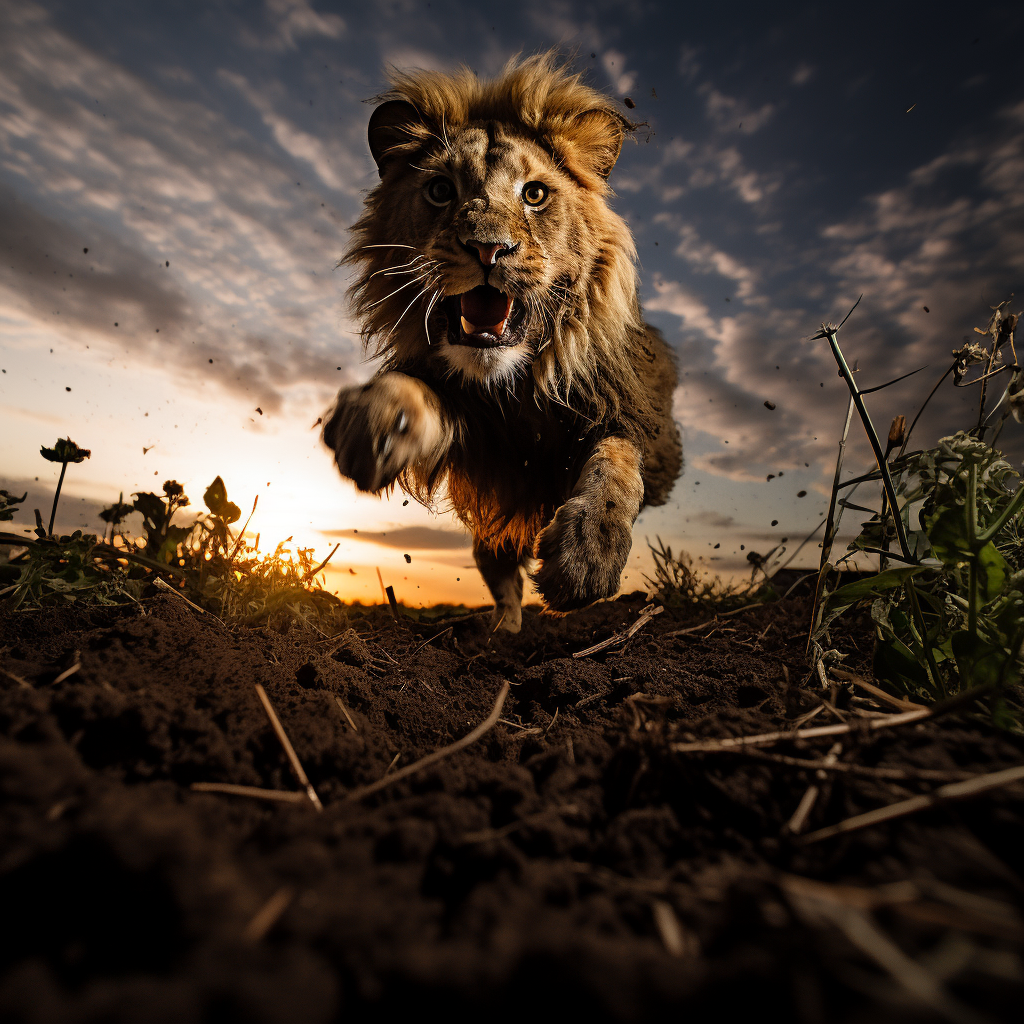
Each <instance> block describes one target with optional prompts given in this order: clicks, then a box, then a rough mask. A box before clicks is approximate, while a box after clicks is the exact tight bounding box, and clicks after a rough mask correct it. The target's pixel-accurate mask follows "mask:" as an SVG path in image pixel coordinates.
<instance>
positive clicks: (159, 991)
mask: <svg viewBox="0 0 1024 1024" xmlns="http://www.w3.org/2000/svg"><path fill="white" fill-rule="evenodd" d="M642 607H643V596H642V595H634V596H632V597H627V598H623V599H620V600H618V601H615V602H610V603H605V604H601V605H598V606H596V607H593V608H591V609H588V610H586V611H584V612H581V613H578V614H575V615H572V616H570V617H568V618H563V619H556V618H550V617H546V616H541V615H538V614H536V613H535V612H533V611H530V610H528V611H527V614H526V616H525V624H524V629H523V632H522V633H521V634H520V635H519V636H517V637H507V636H497V635H494V636H492V635H490V634H489V633H488V631H487V629H486V627H485V624H484V622H485V620H484V619H483V618H480V617H477V618H468V619H465V620H460V621H458V622H455V623H454V624H453V626H452V628H451V629H450V630H448V631H447V632H444V633H443V634H442V635H440V636H437V634H438V633H439V631H440V630H441V628H442V627H441V626H440V625H437V624H431V625H428V624H425V623H415V622H411V621H403V622H401V623H396V622H394V621H393V620H392V618H391V616H390V614H389V613H388V612H387V610H386V609H374V610H369V611H365V610H364V611H359V610H353V612H352V614H351V621H350V623H349V624H350V626H351V628H352V630H354V632H352V633H346V634H345V635H339V636H338V637H335V638H334V639H331V640H326V639H325V638H323V637H322V636H321V635H319V634H316V633H306V632H301V631H297V630H294V629H293V630H292V631H291V632H288V633H286V634H284V635H282V634H280V633H278V632H273V631H270V630H266V629H246V628H240V627H239V628H235V627H231V628H228V627H226V626H223V625H222V624H220V623H219V622H217V621H215V620H214V619H212V618H211V617H210V616H200V615H197V614H196V613H195V612H194V611H192V610H191V609H189V608H188V607H187V606H186V605H185V604H183V603H182V602H180V601H178V600H177V599H176V598H175V597H174V596H172V595H160V596H155V597H152V598H149V599H147V600H146V601H144V614H142V613H140V611H139V609H137V608H131V609H129V608H116V609H99V610H89V611H83V610H77V611H76V610H44V611H30V612H19V613H17V614H11V613H2V612H0V636H2V638H3V639H2V642H0V666H2V668H3V669H4V671H3V672H2V673H0V737H2V738H0V786H2V793H3V803H2V809H0V907H2V920H3V927H2V928H0V944H2V951H0V1018H2V1019H3V1020H5V1021H6V1020H9V1021H31V1022H61V1024H65V1022H126V1024H127V1022H131V1024H137V1022H151V1021H152V1022H157V1021H159V1022H175V1024H180V1022H188V1021H201V1022H211V1024H212V1022H217V1024H223V1022H233V1021H245V1022H267V1024H271V1022H275V1024H276V1022H309V1024H319V1022H325V1024H326V1022H330V1021H342V1020H352V1019H367V1020H369V1019H373V1020H405V1019H408V1020H410V1021H414V1020H422V1019H424V1018H425V1017H426V1016H428V1015H435V1016H436V1015H439V1014H444V1015H445V1016H446V1017H449V1018H452V1019H466V1018H469V1017H471V1016H472V1017H479V1019H481V1020H487V1021H506V1020H507V1021H522V1020H524V1019H537V1018H542V1019H558V1020H561V1021H565V1020H591V1021H600V1020H654V1019H663V1018H664V1019H677V1020H679V1019H683V1020H685V1019H693V1020H700V1021H703V1020H710V1019H723V1018H724V1019H736V1018H737V1017H738V1016H739V1015H740V1014H743V1015H746V1016H747V1017H748V1018H750V1019H764V1018H766V1017H767V1018H769V1019H771V1018H775V1017H785V1018H786V1019H789V1020H794V1021H801V1022H804V1021H805V1022H808V1024H815V1022H819V1021H822V1022H823V1021H844V1022H845V1021H865V1022H866V1021H872V1022H878V1021H896V1020H900V1021H906V1020H912V1021H913V1020H921V1021H926V1020H954V1021H964V1022H971V1021H979V1020H989V1021H991V1020H1010V1019H1014V1020H1018V1019H1019V1016H1018V1014H1019V1011H1020V1006H1021V1001H1022V997H1024V975H1022V970H1021V959H1020V954H1021V951H1022V949H1024V942H1022V938H1024V931H1022V926H1021V917H1020V916H1019V911H1020V908H1021V905H1022V898H1024V884H1022V883H1021V880H1020V877H1019V875H1018V873H1017V870H1018V868H1019V867H1020V865H1021V850H1022V849H1024V814H1022V810H1021V802H1020V798H1021V792H1022V790H1021V787H1020V786H1019V785H1018V786H1017V787H1009V788H1005V789H1002V790H998V791H995V792H991V793H987V794H985V795H983V796H980V797H977V798H976V799H973V800H970V801H963V802H960V803H957V804H951V805H946V806H943V807H937V808H933V809H931V810H927V811H925V812H923V813H919V814H916V815H913V816H910V817H906V818H903V819H900V820H898V821H893V822H890V823H887V824H884V825H879V826H875V827H871V828H868V829H864V830H861V831H858V832H853V833H850V834H847V835H845V836H839V837H836V838H831V839H825V840H822V841H819V842H814V843H809V844H808V843H805V842H803V841H801V839H800V838H799V837H794V836H792V835H790V834H788V833H787V832H786V830H785V825H786V822H787V821H788V820H789V819H790V817H791V815H792V814H793V812H794V811H795V809H796V808H797V805H798V804H799V803H800V800H801V797H802V796H803V795H804V793H805V791H806V790H807V788H808V786H809V785H810V784H811V783H816V784H817V785H818V786H819V787H820V792H819V794H818V797H817V799H816V801H815V803H814V806H813V810H812V811H811V812H810V817H809V820H808V823H807V825H806V827H805V829H804V832H805V834H806V833H807V832H810V831H813V830H815V829H818V828H820V827H822V826H824V825H827V824H830V823H834V822H837V821H840V820H842V819H844V818H847V817H849V816H850V815H853V814H857V813H860V812H863V811H866V810H869V809H871V808H875V807H879V806H881V805H883V804H888V803H891V802H894V801H897V800H900V799H904V798H906V797H908V796H910V795H913V794H916V793H926V792H930V791H932V790H934V789H935V788H936V787H937V786H938V785H941V784H942V780H943V779H946V780H947V781H950V780H954V779H958V778H961V777H963V774H964V773H983V772H992V771H996V770H999V769H1001V768H1006V767H1010V766H1013V765H1018V764H1020V763H1021V762H1022V760H1024V751H1022V743H1021V742H1020V741H1019V740H1018V739H1015V738H1013V737H1010V736H1007V735H1006V734H1005V733H1000V732H998V731H996V730H995V729H994V728H989V727H988V726H986V725H985V724H983V723H979V722H977V721H974V720H969V719H964V718H961V719H955V718H953V717H948V718H944V719H940V720H937V721H934V722H925V723H921V724H917V725H908V726H903V727H900V728H890V729H884V730H879V731H876V732H873V733H868V732H867V731H866V729H865V728H863V727H859V728H857V729H855V730H854V732H852V733H851V734H850V735H848V736H846V737H842V740H843V745H842V750H841V752H840V754H839V757H840V760H841V761H842V762H846V763H849V764H851V765H856V766H861V767H862V768H863V769H866V770H864V771H861V772H859V773H854V772H850V771H845V772H835V773H829V775H828V776H827V777H826V778H824V779H818V778H816V776H815V772H814V771H808V770H807V769H804V768H802V767H797V766H792V765H787V764H783V763H779V762H778V761H769V760H766V759H765V758H764V756H763V755H751V754H746V755H743V754H737V753H672V752H671V751H670V749H669V744H670V743H671V742H678V741H687V740H693V739H694V738H705V737H707V738H712V737H721V736H728V735H739V734H744V733H758V732H765V731H769V730H773V729H779V728H785V727H786V723H792V722H793V721H794V720H795V719H797V718H799V717H800V716H801V715H803V714H805V713H807V712H809V711H812V710H814V708H816V707H818V706H819V705H820V704H821V703H822V701H823V699H828V693H827V692H826V691H823V690H822V689H821V687H820V685H818V684H817V683H812V681H811V680H809V679H808V678H807V668H806V664H805V662H804V659H803V647H804V640H805V629H806V623H807V618H808V614H809V608H808V601H807V598H806V596H802V597H801V596H798V597H790V598H788V599H786V600H784V601H781V602H777V603H775V604H773V605H770V606H760V607H758V608H756V609H753V610H751V611H747V612H743V613H741V614H738V615H735V616H733V617H731V618H728V619H722V620H720V621H719V622H718V624H717V625H715V626H712V625H708V626H706V627H703V628H701V629H699V630H696V631H695V632H693V633H689V634H683V635H677V636H670V635H669V634H671V633H672V632H673V631H675V630H679V629H681V628H684V627H687V626H690V625H696V624H698V623H700V622H701V621H702V620H704V619H707V618H709V615H708V614H707V613H706V612H705V613H703V614H702V613H698V612H688V613H685V614H682V613H676V612H673V611H671V610H668V611H666V612H665V613H664V614H662V615H660V616H657V617H656V618H654V619H652V620H651V621H650V622H649V623H647V625H646V626H645V627H644V628H643V629H641V630H640V631H639V632H638V633H637V635H636V636H635V637H633V638H632V639H631V640H630V641H629V642H628V643H626V644H625V645H624V646H623V645H622V644H619V645H617V646H614V647H612V648H610V649H607V650H605V651H602V652H599V653H597V654H595V655H592V656H589V657H586V658H580V659H573V658H572V657H571V655H572V654H573V653H574V652H577V651H580V650H582V649H583V648H585V647H587V646H589V645H590V644H592V643H594V642H595V641H598V640H601V639H603V638H605V637H607V636H610V635H612V634H613V633H615V632H616V631H618V630H620V629H622V628H623V627H624V626H626V625H628V624H629V623H631V622H634V621H635V620H636V617H637V615H638V613H639V612H640V610H641V608H642ZM687 616H689V617H687ZM837 639H838V641H839V644H840V646H841V647H842V648H843V649H845V650H846V651H847V652H848V654H849V659H848V661H847V664H848V665H850V666H852V667H854V668H859V669H860V670H861V671H864V672H867V671H868V665H869V662H870V634H869V632H868V629H867V626H866V624H865V623H863V622H862V623H860V624H859V626H856V625H855V627H854V628H852V629H851V630H850V631H849V632H846V633H845V635H843V636H840V637H838V638H837ZM75 665H79V666H80V667H79V668H77V669H75V670H74V671H73V672H71V673H70V674H67V672H66V670H67V669H69V668H73V667H74V666H75ZM62 674H63V676H64V678H62V679H59V680H58V677H60V676H61V675H62ZM505 680H508V681H509V682H510V683H511V684H512V686H511V691H510V694H509V697H508V699H507V701H506V704H505V706H504V709H503V712H502V716H501V718H502V721H500V722H499V723H498V724H497V725H496V726H495V727H494V728H493V729H491V730H490V731H489V732H488V733H487V734H486V735H485V736H484V737H483V738H482V739H480V740H479V741H478V742H476V743H475V744H474V745H472V746H470V747H468V748H466V749H464V750H462V751H460V752H458V753H456V754H454V755H452V756H451V757H448V758H446V759H444V760H441V761H439V762H437V763H435V764H434V765H432V766H430V767H428V768H426V769H424V770H423V771H421V772H418V773H416V774H414V775H412V776H410V777H409V778H407V779H403V780H401V781H398V782H397V783H395V784H394V785H392V786H390V787H389V788H387V789H385V790H383V791H381V792H379V793H376V794H374V795H372V796H368V797H365V798H363V799H356V800H347V799H346V794H347V793H348V792H349V791H350V790H352V789H354V788H356V787H359V786H362V785H365V784H368V783H371V782H373V781H374V780H377V779H379V778H381V777H382V776H383V775H384V774H385V772H386V771H387V770H388V768H389V765H391V764H392V762H393V760H394V759H395V757H396V755H398V762H397V765H398V767H399V768H400V767H402V766H403V765H408V764H410V763H412V762H413V761H415V760H416V759H417V758H419V757H421V756H423V755H425V754H428V753H430V752H432V751H435V750H437V749H438V748H440V747H443V746H445V745H447V744H449V743H451V742H453V741H454V740H456V739H458V738H459V737H461V736H464V735H465V734H467V733H468V732H470V731H471V730H472V729H473V728H474V727H475V726H476V725H478V724H479V723H480V722H481V721H483V720H484V719H485V718H486V717H487V715H488V714H489V713H490V711H491V708H492V706H493V705H494V702H495V698H496V696H497V695H498V693H499V690H500V688H501V686H502V683H503V681H505ZM257 683H260V684H262V685H263V686H264V687H265V689H266V691H267V693H268V695H269V697H270V700H271V702H272V703H273V705H274V706H275V707H276V709H277V712H278V714H279V715H280V718H281V721H282V723H283V725H284V728H285V730H286V731H287V733H288V735H289V736H290V738H291V741H292V743H293V744H294V747H295V749H296V751H297V753H298V756H299V759H300V760H301V762H302V764H303V765H304V766H305V769H306V772H307V773H308V775H309V778H310V781H311V782H312V784H313V786H314V787H315V789H316V791H317V793H318V794H319V797H320V799H321V800H322V802H323V807H324V809H323V812H322V813H319V812H317V811H316V810H315V808H314V807H313V806H312V804H310V803H309V802H304V803H270V802H265V801H262V800H257V799H252V798H248V797H240V796H228V795H220V794H213V793H198V792H194V791H192V789H191V785H192V784H193V783H196V782H223V783H235V784H241V785H247V786H257V787H263V788H271V789H287V790H295V789H296V788H297V784H296V782H295V780H294V779H293V777H292V775H291V773H290V771H289V766H288V762H287V760H286V758H285V756H284V754H283V752H282V749H281V745H280V744H279V742H278V741H277V739H276V738H275V735H274V733H273V732H272V730H271V728H270V725H269V723H268V720H267V717H266V715H265V714H264V711H263V709H262V706H261V704H260V702H259V700H258V698H257V694H256V692H255V688H254V687H255V684H257ZM831 696H832V700H833V701H834V702H835V705H836V707H837V710H836V711H831V710H823V711H822V712H821V713H819V714H818V715H817V716H816V718H815V722H814V724H820V723H826V722H830V721H836V720H837V719H838V718H839V717H842V718H845V719H847V720H852V721H854V722H855V723H856V722H865V721H867V718H865V717H863V713H867V714H870V713H872V712H875V713H878V712H880V711H886V712H887V713H888V711H889V710H890V709H886V708H882V707H877V706H875V705H873V704H871V703H869V702H867V701H866V700H865V699H864V698H863V696H861V697H859V698H858V697H854V696H853V695H852V694H851V692H850V691H849V690H848V688H846V687H840V688H838V689H836V690H834V691H832V695H831ZM336 698H340V701H341V704H339V702H338V700H337V699H336ZM341 705H344V707H345V708H347V710H348V712H349V714H350V715H351V718H352V722H353V723H354V725H355V729H353V728H352V725H350V724H349V722H348V721H347V720H346V717H345V714H344V713H343V710H342V707H341ZM857 712H861V713H862V714H858V713H857ZM832 742H833V740H832V739H831V738H822V739H814V740H806V741H801V742H799V743H796V742H792V741H790V742H785V743H782V744H777V745H775V746H772V747H770V748H765V750H766V751H768V752H769V753H771V754H784V755H787V756H790V757H798V758H805V759H807V758H810V759H817V758H821V757H822V756H824V755H825V754H826V753H827V752H828V751H829V749H830V748H831V746H832ZM879 766H882V767H886V766H887V767H889V768H897V769H900V770H902V772H903V773H904V775H903V777H901V778H898V779H892V778H889V777H882V776H884V775H885V773H871V772H870V770H869V769H871V768H873V767H874V768H877V767H879ZM922 771H923V772H924V774H925V776H927V777H925V778H922V777H921V773H922ZM929 772H930V773H931V774H930V775H929V774H928V773H929ZM890 774H891V773H890ZM807 880H810V881H807ZM814 882H817V883H823V884H820V885H818V886H817V887H815V886H814V885H813V884H812V883H814ZM668 1014H671V1015H672V1017H671V1018H668V1017H666V1016H665V1015H668Z"/></svg>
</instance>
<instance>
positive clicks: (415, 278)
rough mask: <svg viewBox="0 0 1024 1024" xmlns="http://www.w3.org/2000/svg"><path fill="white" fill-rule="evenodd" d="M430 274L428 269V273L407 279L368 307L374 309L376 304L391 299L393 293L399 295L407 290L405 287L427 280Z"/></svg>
mask: <svg viewBox="0 0 1024 1024" xmlns="http://www.w3.org/2000/svg"><path fill="white" fill-rule="evenodd" d="M429 276H430V271H429V270H428V271H427V272H426V273H424V274H421V275H420V276H419V277H414V278H413V279H412V280H411V281H406V282H405V284H403V285H399V286H398V287H397V288H396V289H395V290H394V291H393V292H388V294H387V295H385V296H384V298H383V299H377V301H376V302H371V303H370V304H369V305H368V306H367V307H366V308H367V309H373V308H374V306H379V305H380V304H381V303H382V302H387V300H388V299H390V298H391V297H392V296H393V295H397V294H398V293H399V292H401V291H405V289H406V288H408V287H409V285H411V284H417V283H419V282H420V281H423V280H426V278H428V277H429Z"/></svg>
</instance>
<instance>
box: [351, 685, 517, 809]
mask: <svg viewBox="0 0 1024 1024" xmlns="http://www.w3.org/2000/svg"><path fill="white" fill-rule="evenodd" d="M508 688H509V687H508V682H507V681H506V682H504V683H502V684H501V689H500V690H499V691H498V698H497V700H496V701H495V702H494V707H493V708H492V709H491V713H490V714H489V715H488V716H487V718H485V719H484V721H482V722H481V723H480V724H479V725H478V726H477V727H476V728H475V729H474V730H473V731H472V732H470V733H467V734H466V735H465V736H463V737H462V739H461V740H456V741H455V742H454V743H451V744H449V745H448V746H447V747H442V749H441V750H435V751H434V753H432V754H427V755H426V757H421V758H420V759H419V760H418V761H414V762H413V763H412V764H410V765H406V766H405V767H404V768H399V770H398V771H397V772H392V773H391V774H390V775H388V776H387V777H386V778H383V779H378V780H377V781H376V782H371V783H370V785H368V786H363V787H361V788H360V789H353V790H352V791H351V792H350V793H348V794H346V796H345V799H346V800H362V798H363V797H365V796H369V795H370V794H371V793H376V792H378V791H379V790H381V789H384V788H385V787H386V786H390V785H391V784H392V783H394V782H398V781H399V780H400V779H404V778H407V777H408V776H410V775H412V774H413V773H414V772H418V771H419V770H420V769H421V768H426V767H427V766H428V765H431V764H434V763H436V762H437V761H440V760H442V759H443V758H445V757H448V756H450V755H451V754H454V753H456V752H457V751H459V750H462V749H463V748H464V747H468V746H469V745H470V744H471V743H475V742H476V741H477V740H478V739H480V737H481V736H483V735H484V734H485V733H486V732H488V731H489V730H490V729H492V728H493V727H494V724H495V723H496V722H497V721H498V717H499V716H500V715H501V709H502V708H503V707H504V706H505V698H506V697H507V696H508Z"/></svg>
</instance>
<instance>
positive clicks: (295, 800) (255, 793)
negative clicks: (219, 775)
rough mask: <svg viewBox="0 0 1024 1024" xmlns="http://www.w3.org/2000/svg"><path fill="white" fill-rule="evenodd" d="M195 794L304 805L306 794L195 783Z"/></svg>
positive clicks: (292, 791) (224, 783)
mask: <svg viewBox="0 0 1024 1024" xmlns="http://www.w3.org/2000/svg"><path fill="white" fill-rule="evenodd" d="M191 789H192V792H193V793H226V794H227V795H228V796H251V797H253V798H254V799H256V800H276V801H278V802H279V803H284V804H304V803H305V802H306V801H307V800H308V799H309V798H308V797H307V796H306V794H305V793H300V792H299V791H298V790H291V789H260V788H259V787H258V786H236V785H234V784H232V783H230V782H193V783H192V786H191Z"/></svg>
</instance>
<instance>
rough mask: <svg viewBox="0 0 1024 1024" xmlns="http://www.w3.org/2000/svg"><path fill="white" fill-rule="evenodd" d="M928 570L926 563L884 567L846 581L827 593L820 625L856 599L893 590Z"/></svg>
mask: <svg viewBox="0 0 1024 1024" xmlns="http://www.w3.org/2000/svg"><path fill="white" fill-rule="evenodd" d="M929 571H934V570H931V569H930V568H929V567H928V566H926V565H908V566H905V567H902V568H899V569H886V571H885V572H880V573H877V574H876V575H874V576H869V577H867V579H863V580H857V581H856V582H854V583H847V584H846V585H845V586H842V587H839V588H838V589H837V590H834V591H833V592H832V593H831V594H829V596H828V600H827V601H826V602H825V610H824V613H823V614H822V618H821V625H822V626H827V625H828V624H829V623H830V622H831V621H832V620H833V619H834V618H836V616H837V615H842V613H843V612H845V611H846V610H847V608H851V607H852V606H853V605H855V604H856V603H857V602H858V601H863V600H865V599H866V598H869V597H877V596H878V595H880V594H884V593H887V592H888V591H890V590H895V589H896V588H897V587H902V586H903V584H904V583H905V582H906V581H907V580H908V579H910V578H911V577H912V576H919V575H920V574H921V573H924V572H929Z"/></svg>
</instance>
